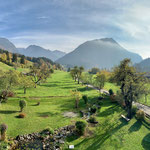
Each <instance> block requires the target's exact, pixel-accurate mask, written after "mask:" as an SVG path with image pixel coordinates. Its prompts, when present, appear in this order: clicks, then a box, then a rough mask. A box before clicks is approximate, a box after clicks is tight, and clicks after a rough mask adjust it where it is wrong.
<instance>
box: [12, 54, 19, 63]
mask: <svg viewBox="0 0 150 150" xmlns="http://www.w3.org/2000/svg"><path fill="white" fill-rule="evenodd" d="M17 61H18V57H17V54H13V56H12V62H17Z"/></svg>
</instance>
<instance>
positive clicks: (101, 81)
mask: <svg viewBox="0 0 150 150" xmlns="http://www.w3.org/2000/svg"><path fill="white" fill-rule="evenodd" d="M105 82H106V77H105V75H104V74H101V73H97V74H96V77H95V81H94V86H96V87H97V88H98V89H99V91H100V90H101V89H102V88H103V87H104V85H105Z"/></svg>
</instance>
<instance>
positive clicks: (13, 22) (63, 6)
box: [0, 0, 150, 57]
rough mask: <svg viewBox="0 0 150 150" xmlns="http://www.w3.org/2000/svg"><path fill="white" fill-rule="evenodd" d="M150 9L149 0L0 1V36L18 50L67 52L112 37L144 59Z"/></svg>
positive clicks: (149, 23)
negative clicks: (37, 48) (34, 47)
mask: <svg viewBox="0 0 150 150" xmlns="http://www.w3.org/2000/svg"><path fill="white" fill-rule="evenodd" d="M8 8H9V9H8ZM149 8H150V1H149V0H142V1H141V0H121V1H120V0H111V1H110V0H32V1H31V0H26V1H20V0H13V1H9V2H8V1H6V0H1V5H0V35H1V36H4V37H7V38H10V39H11V40H12V41H13V42H14V43H15V44H16V45H17V46H19V47H20V46H21V47H22V46H23V47H26V46H28V45H30V44H37V45H41V46H43V47H45V48H49V49H60V50H64V51H67V52H68V51H71V50H73V49H74V48H76V47H77V46H78V45H79V44H81V43H82V42H84V41H86V40H90V39H95V38H102V37H113V38H114V39H115V40H117V41H118V42H119V43H121V44H122V45H123V46H124V47H125V48H127V49H131V50H132V51H134V52H138V53H140V54H141V55H142V56H143V57H147V56H148V55H149V56H150V52H149V51H148V49H149V47H150V44H149V43H150V41H149V39H150V11H149Z"/></svg>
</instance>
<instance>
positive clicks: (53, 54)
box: [18, 45, 66, 61]
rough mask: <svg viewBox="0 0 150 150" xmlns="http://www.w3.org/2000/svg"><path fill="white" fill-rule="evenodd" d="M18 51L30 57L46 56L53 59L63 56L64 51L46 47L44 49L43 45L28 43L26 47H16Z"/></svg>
mask: <svg viewBox="0 0 150 150" xmlns="http://www.w3.org/2000/svg"><path fill="white" fill-rule="evenodd" d="M18 52H19V53H20V54H23V55H25V56H30V57H46V58H49V59H51V60H53V61H55V60H57V59H59V58H61V57H63V56H64V55H65V54H66V53H65V52H61V51H58V50H55V51H50V50H48V49H45V48H43V47H40V46H37V45H30V46H28V47H27V48H26V49H25V48H18Z"/></svg>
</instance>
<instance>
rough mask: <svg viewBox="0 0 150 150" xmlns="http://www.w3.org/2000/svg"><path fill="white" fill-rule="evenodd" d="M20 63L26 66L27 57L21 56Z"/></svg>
mask: <svg viewBox="0 0 150 150" xmlns="http://www.w3.org/2000/svg"><path fill="white" fill-rule="evenodd" d="M20 63H21V64H25V56H24V55H22V56H21V59H20Z"/></svg>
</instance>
